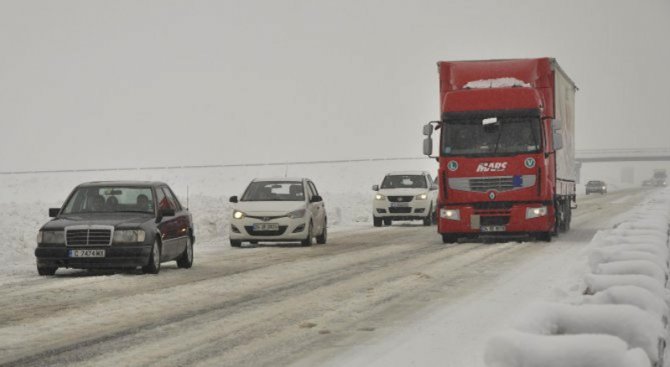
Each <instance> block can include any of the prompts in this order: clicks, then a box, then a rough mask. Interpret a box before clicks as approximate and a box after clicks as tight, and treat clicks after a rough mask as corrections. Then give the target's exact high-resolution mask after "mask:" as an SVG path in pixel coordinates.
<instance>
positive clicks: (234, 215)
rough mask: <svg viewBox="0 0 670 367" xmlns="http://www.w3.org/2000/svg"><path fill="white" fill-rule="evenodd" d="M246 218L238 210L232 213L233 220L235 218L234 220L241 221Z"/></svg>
mask: <svg viewBox="0 0 670 367" xmlns="http://www.w3.org/2000/svg"><path fill="white" fill-rule="evenodd" d="M246 216H247V215H246V214H244V213H242V212H241V211H239V210H235V211H233V218H235V219H242V218H244V217H246Z"/></svg>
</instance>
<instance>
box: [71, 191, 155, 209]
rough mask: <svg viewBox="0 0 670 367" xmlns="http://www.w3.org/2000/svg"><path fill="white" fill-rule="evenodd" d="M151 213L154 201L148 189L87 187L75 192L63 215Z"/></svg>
mask: <svg viewBox="0 0 670 367" xmlns="http://www.w3.org/2000/svg"><path fill="white" fill-rule="evenodd" d="M153 211H154V201H153V195H152V194H151V188H150V187H123V186H89V187H80V188H77V189H76V190H75V192H74V193H73V194H72V195H71V196H70V199H69V200H68V202H67V203H66V204H65V209H64V211H63V213H64V214H75V213H98V212H142V213H153Z"/></svg>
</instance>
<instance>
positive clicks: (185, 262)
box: [177, 237, 193, 269]
mask: <svg viewBox="0 0 670 367" xmlns="http://www.w3.org/2000/svg"><path fill="white" fill-rule="evenodd" d="M191 266H193V241H191V237H186V248H185V249H184V252H182V254H181V256H179V258H177V267H180V268H182V269H188V268H190V267H191Z"/></svg>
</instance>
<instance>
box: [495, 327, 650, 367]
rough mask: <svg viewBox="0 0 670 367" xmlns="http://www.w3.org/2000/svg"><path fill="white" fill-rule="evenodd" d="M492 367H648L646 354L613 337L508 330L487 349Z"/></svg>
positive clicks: (497, 337)
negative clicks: (538, 333)
mask: <svg viewBox="0 0 670 367" xmlns="http://www.w3.org/2000/svg"><path fill="white" fill-rule="evenodd" d="M484 353H485V354H484V361H485V362H486V365H487V366H489V367H531V366H532V367H540V366H541V367H601V366H607V367H649V366H650V365H651V362H650V361H649V358H648V357H647V354H646V353H645V352H644V351H643V350H642V349H639V348H633V349H629V348H628V345H627V344H626V343H625V342H624V341H623V340H621V339H619V338H617V337H614V336H610V335H536V334H530V333H523V332H519V331H509V332H505V333H502V334H499V335H496V336H494V337H493V338H492V339H491V340H490V342H489V343H488V344H487V346H486V351H485V352H484Z"/></svg>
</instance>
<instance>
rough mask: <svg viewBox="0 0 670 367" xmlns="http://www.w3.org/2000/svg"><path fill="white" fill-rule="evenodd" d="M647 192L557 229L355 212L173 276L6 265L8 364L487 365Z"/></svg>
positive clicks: (2, 301) (1, 349) (206, 256)
mask: <svg viewBox="0 0 670 367" xmlns="http://www.w3.org/2000/svg"><path fill="white" fill-rule="evenodd" d="M644 195H645V192H644V191H637V190H630V191H621V192H613V193H610V194H609V195H607V196H589V197H585V198H581V199H580V208H579V209H578V210H577V211H576V212H575V213H574V217H573V229H572V231H571V232H570V233H569V234H566V235H563V236H561V237H560V238H559V239H558V240H555V241H554V242H552V243H548V244H547V243H515V242H513V243H499V244H481V243H464V244H457V245H449V246H445V245H443V244H442V243H441V241H440V238H439V236H438V235H437V234H436V233H435V229H434V227H430V228H428V227H423V226H420V225H415V224H406V225H396V226H394V227H391V228H370V227H352V228H342V229H340V230H336V231H333V233H332V234H331V236H330V238H329V243H328V244H327V245H318V246H314V247H311V248H302V247H294V246H259V247H254V248H242V249H230V248H228V247H227V246H228V245H227V244H225V243H223V242H222V243H211V244H198V245H200V246H197V248H196V262H195V265H194V267H193V268H192V269H190V270H182V269H177V268H176V265H173V264H165V266H164V268H163V270H162V271H161V273H160V275H158V276H144V275H138V274H134V273H121V274H119V273H97V274H91V273H90V272H85V271H66V272H62V273H61V272H60V271H59V273H58V275H57V276H55V277H48V278H40V277H38V276H37V275H36V274H35V275H11V276H10V275H7V276H3V277H2V278H0V284H1V285H2V287H1V288H0V365H52V366H57V365H81V366H85V365H100V366H116V365H160V366H165V365H229V366H263V365H268V366H269V365H273V366H274V365H287V364H291V363H295V364H298V365H305V366H308V365H315V364H328V365H343V366H344V365H346V366H354V365H360V366H362V365H379V366H389V365H397V366H406V365H422V366H424V365H441V366H445V365H446V366H479V365H483V360H482V358H481V355H482V353H483V352H482V351H483V348H484V344H485V341H486V338H487V337H488V335H489V334H490V333H491V332H494V331H496V330H498V329H500V328H503V327H505V326H507V324H508V323H509V321H510V320H511V319H512V318H513V317H514V316H515V314H516V313H517V312H519V311H521V309H522V308H523V307H524V306H526V305H527V304H528V303H529V302H532V301H534V300H544V299H551V297H552V292H557V291H560V290H561V289H564V287H566V286H568V285H573V284H575V281H574V279H573V277H575V276H576V275H575V272H574V271H571V270H572V269H571V268H573V267H574V266H577V265H578V264H577V259H578V257H579V256H578V255H579V253H580V251H581V250H582V249H583V247H584V245H586V244H587V243H588V242H589V240H590V239H591V237H592V236H593V235H594V234H595V232H596V231H597V230H598V229H602V228H607V227H609V226H611V225H612V224H613V223H614V222H615V221H616V216H617V215H618V214H620V213H623V212H624V211H626V210H629V209H630V208H631V207H632V206H633V205H635V204H636V203H638V202H639V201H640V200H641V199H642V198H643V196H644ZM568 291H569V290H568Z"/></svg>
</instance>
